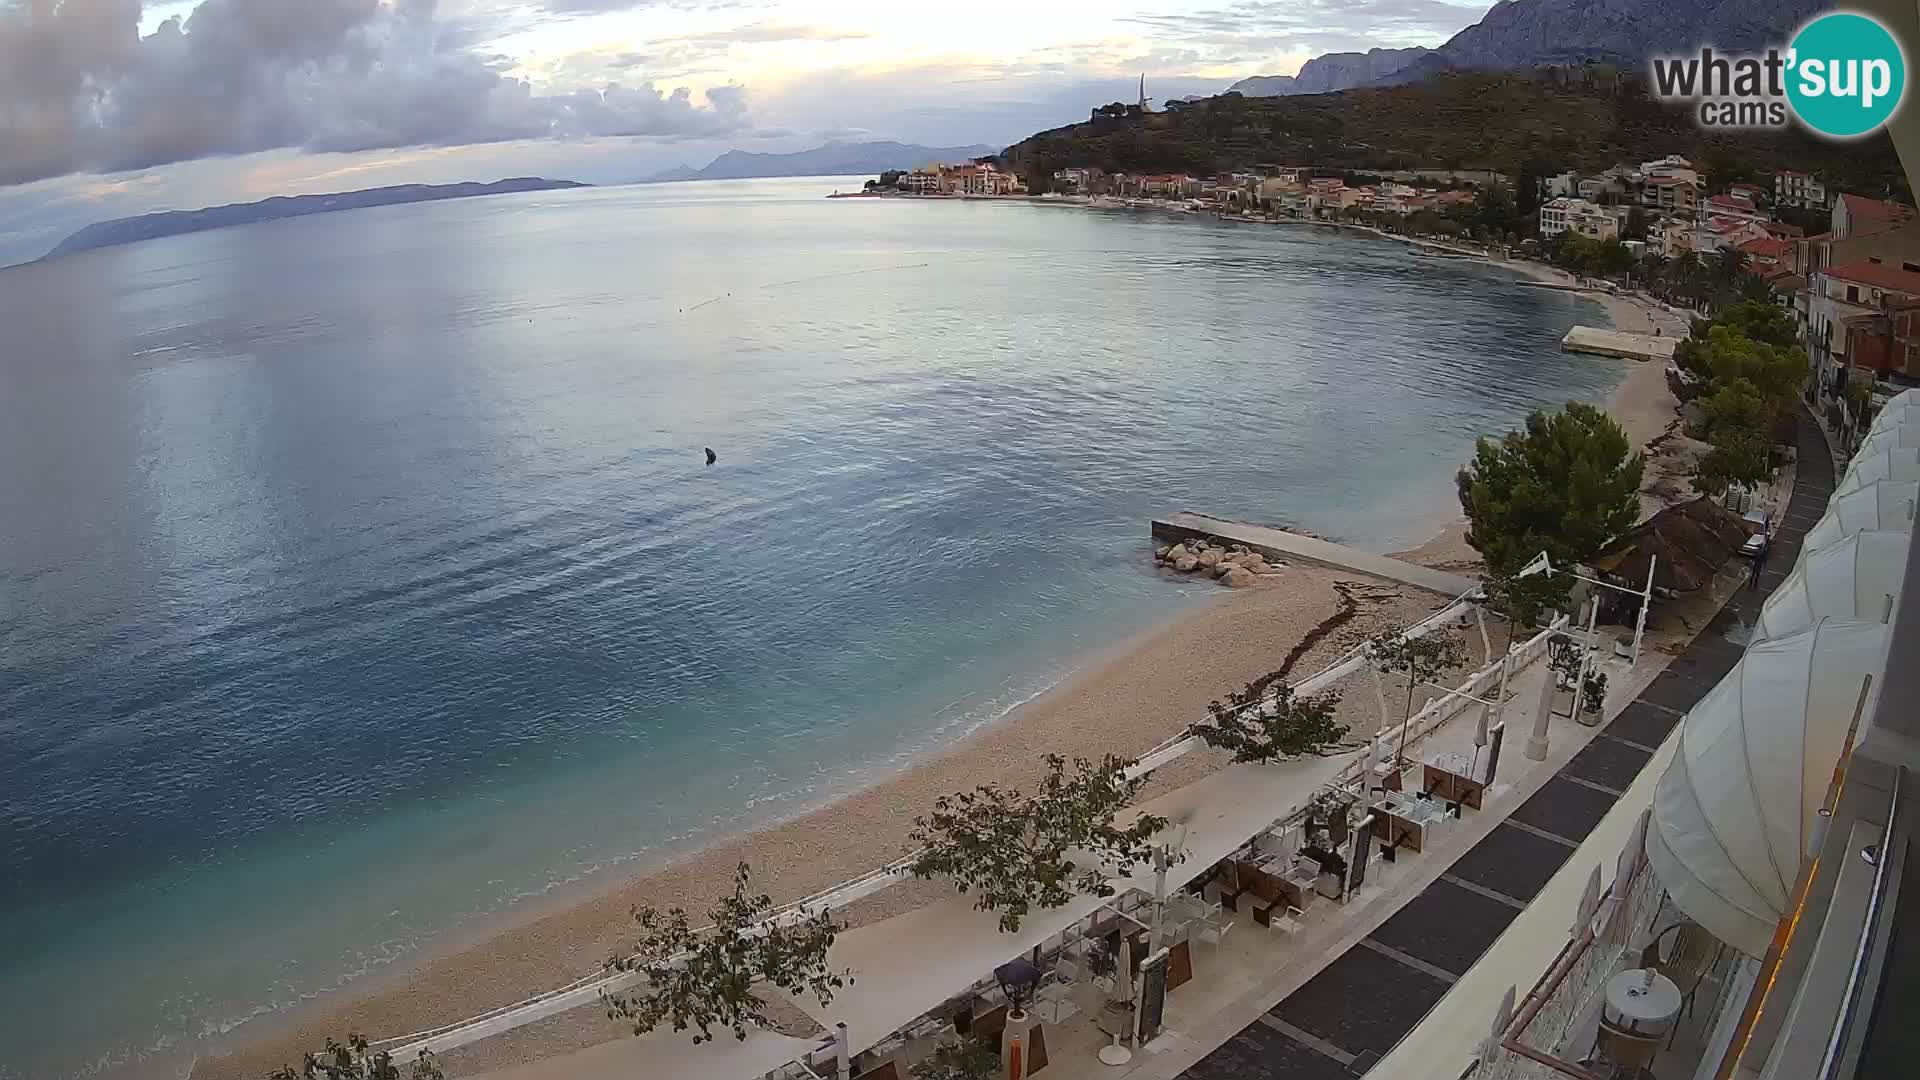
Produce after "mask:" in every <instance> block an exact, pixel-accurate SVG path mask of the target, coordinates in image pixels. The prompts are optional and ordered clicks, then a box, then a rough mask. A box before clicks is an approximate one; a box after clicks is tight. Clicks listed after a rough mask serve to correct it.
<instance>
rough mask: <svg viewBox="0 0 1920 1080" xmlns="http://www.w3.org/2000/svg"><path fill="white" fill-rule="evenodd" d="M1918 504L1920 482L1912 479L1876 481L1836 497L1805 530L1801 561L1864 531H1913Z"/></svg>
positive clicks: (1919, 499)
mask: <svg viewBox="0 0 1920 1080" xmlns="http://www.w3.org/2000/svg"><path fill="white" fill-rule="evenodd" d="M1917 501H1920V483H1916V482H1914V481H1912V480H1879V481H1875V482H1874V483H1871V484H1864V485H1862V486H1860V487H1858V488H1855V489H1854V490H1852V491H1849V492H1847V493H1846V494H1845V495H1836V496H1834V497H1833V501H1831V502H1829V503H1828V504H1827V512H1826V513H1825V514H1823V515H1821V517H1820V520H1819V521H1817V522H1815V523H1814V526H1813V528H1811V529H1808V530H1807V536H1806V539H1805V540H1804V541H1803V542H1802V546H1801V548H1800V558H1801V559H1802V560H1804V559H1805V558H1806V557H1807V553H1808V552H1810V551H1818V550H1819V549H1821V548H1825V547H1831V546H1833V545H1834V544H1837V543H1839V542H1840V541H1842V540H1845V539H1846V538H1847V537H1849V536H1852V535H1853V534H1854V533H1857V532H1860V531H1862V530H1865V529H1894V530H1902V529H1912V528H1913V510H1914V505H1915V503H1916V502H1917Z"/></svg>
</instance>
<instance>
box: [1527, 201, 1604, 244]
mask: <svg viewBox="0 0 1920 1080" xmlns="http://www.w3.org/2000/svg"><path fill="white" fill-rule="evenodd" d="M1568 231H1572V232H1576V233H1579V234H1580V235H1581V236H1585V237H1588V238H1589V239H1593V240H1617V239H1619V237H1620V219H1619V218H1617V217H1615V216H1614V214H1613V211H1612V210H1610V209H1608V208H1607V207H1604V206H1599V205H1596V204H1594V203H1591V202H1588V201H1587V200H1585V199H1570V198H1566V197H1564V196H1563V197H1561V198H1558V199H1548V200H1547V201H1546V202H1545V203H1542V204H1541V206H1540V235H1541V236H1544V237H1553V236H1559V235H1560V234H1561V233H1563V232H1568Z"/></svg>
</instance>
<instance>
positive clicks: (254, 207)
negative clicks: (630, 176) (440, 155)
mask: <svg viewBox="0 0 1920 1080" xmlns="http://www.w3.org/2000/svg"><path fill="white" fill-rule="evenodd" d="M592 186H593V185H591V184H583V183H580V182H579V181H577V180H548V179H546V178H545V177H539V176H514V177H508V178H507V179H504V180H495V181H493V182H491V183H479V182H476V181H465V182H462V183H458V184H390V185H387V186H385V187H377V188H361V189H359V190H357V191H337V192H328V193H325V194H319V195H274V196H271V197H269V198H265V199H256V200H254V201H253V202H245V203H227V204H225V205H222V206H203V207H201V208H200V209H198V210H160V211H157V212H155V213H151V214H135V215H132V216H131V217H120V218H111V219H109V220H107V221H96V222H94V223H93V224H91V225H88V226H86V227H84V228H82V229H79V230H76V231H75V232H72V233H69V234H68V235H67V237H66V239H64V240H62V241H60V242H59V243H58V244H55V245H54V246H53V250H51V251H49V252H47V253H46V254H45V255H42V256H41V258H43V259H51V258H54V257H56V256H60V255H73V254H77V253H79V252H82V251H93V250H95V249H98V248H105V247H118V246H120V245H122V244H137V243H139V242H140V241H142V240H157V239H159V238H161V237H163V236H180V235H183V234H186V233H195V232H207V231H209V230H212V229H224V228H228V227H230V226H234V225H251V224H254V223H256V222H262V221H278V220H281V219H282V218H291V217H306V216H308V215H310V214H327V213H333V212H336V211H340V210H358V209H363V208H365V207H371V206H398V205H402V204H405V203H416V202H439V201H442V200H445V199H470V198H476V197H479V196H482V195H507V194H513V193H516V192H523V191H563V190H569V189H572V188H583V187H592Z"/></svg>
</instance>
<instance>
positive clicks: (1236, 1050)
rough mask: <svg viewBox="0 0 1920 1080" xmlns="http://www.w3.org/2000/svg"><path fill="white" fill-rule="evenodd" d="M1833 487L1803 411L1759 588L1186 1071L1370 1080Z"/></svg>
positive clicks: (1781, 567)
mask: <svg viewBox="0 0 1920 1080" xmlns="http://www.w3.org/2000/svg"><path fill="white" fill-rule="evenodd" d="M1833 484H1834V470H1833V458H1832V456H1831V455H1830V453H1829V452H1828V449H1827V444H1826V440H1825V438H1824V436H1823V435H1822V434H1821V432H1820V430H1819V428H1818V427H1817V426H1816V425H1815V422H1814V421H1813V419H1812V417H1810V416H1808V415H1806V414H1805V413H1804V412H1803V413H1802V414H1801V416H1800V424H1799V463H1798V470H1797V474H1796V476H1795V478H1794V485H1793V494H1792V496H1791V498H1790V500H1789V502H1788V505H1787V508H1786V512H1785V513H1784V514H1783V515H1782V520H1781V522H1780V525H1779V529H1778V531H1777V532H1776V533H1775V535H1774V541H1773V554H1772V555H1771V556H1770V557H1769V559H1768V567H1769V569H1768V570H1767V571H1766V572H1765V573H1764V574H1762V575H1761V578H1760V583H1759V587H1757V588H1751V589H1750V588H1742V589H1740V590H1739V592H1738V593H1736V594H1735V595H1734V596H1733V597H1732V598H1731V599H1729V600H1728V601H1727V603H1726V605H1725V606H1724V607H1723V608H1722V609H1721V610H1720V612H1719V614H1718V615H1717V616H1716V617H1715V618H1714V619H1713V620H1712V622H1711V623H1709V624H1708V626H1707V627H1706V628H1705V629H1704V630H1703V631H1701V633H1699V634H1698V635H1697V636H1696V637H1695V638H1694V639H1693V641H1692V642H1691V643H1690V644H1689V645H1688V646H1687V648H1686V650H1685V651H1684V652H1682V653H1681V654H1680V655H1679V656H1677V657H1675V659H1674V660H1673V662H1672V663H1671V664H1670V665H1668V667H1667V668H1666V670H1665V671H1663V672H1662V673H1661V674H1660V675H1658V676H1657V677H1655V678H1654V679H1653V680H1652V681H1651V682H1650V683H1649V684H1648V685H1647V687H1646V688H1645V690H1643V691H1642V692H1641V693H1640V694H1639V695H1638V697H1637V698H1636V699H1635V700H1634V701H1633V702H1632V703H1630V704H1628V705H1627V706H1626V707H1625V708H1623V709H1621V710H1620V712H1619V713H1617V714H1616V715H1615V716H1614V717H1613V719H1612V720H1611V721H1609V722H1608V723H1607V725H1606V726H1605V727H1604V728H1603V729H1602V731H1601V732H1600V733H1599V735H1598V736H1597V737H1595V738H1594V739H1593V740H1592V741H1591V742H1589V743H1588V744H1587V745H1586V746H1585V747H1584V748H1582V749H1581V750H1580V751H1579V752H1578V753H1577V754H1575V755H1574V756H1573V757H1572V758H1571V759H1570V760H1569V761H1568V762H1567V763H1566V764H1565V765H1564V766H1562V767H1561V769H1560V770H1559V772H1558V773H1557V774H1556V775H1554V776H1553V777H1551V778H1550V779H1548V780H1547V781H1546V783H1545V784H1544V785H1543V786H1542V787H1540V788H1539V790H1537V791H1536V792H1535V793H1534V794H1533V795H1532V796H1531V797H1530V798H1528V799H1527V801H1526V802H1524V803H1522V804H1521V805H1520V806H1519V807H1518V808H1517V809H1515V810H1514V811H1513V814H1512V816H1511V817H1510V818H1508V819H1507V820H1505V821H1503V822H1502V823H1500V824H1499V825H1497V826H1495V827H1494V828H1493V830H1492V831H1491V832H1490V833H1488V835H1487V836H1486V837H1485V838H1484V839H1482V840H1481V841H1480V842H1479V843H1478V844H1477V845H1475V846H1474V847H1473V848H1472V849H1471V850H1469V851H1468V852H1467V853H1466V854H1464V855H1462V856H1460V857H1459V859H1458V860H1457V861H1455V862H1454V864H1453V865H1452V867H1451V868H1449V870H1448V871H1447V872H1446V873H1443V874H1441V875H1440V876H1439V878H1438V879H1437V880H1435V881H1434V882H1433V884H1432V885H1430V886H1429V887H1428V888H1427V889H1426V890H1425V891H1424V892H1422V893H1420V894H1419V895H1418V896H1416V897H1414V898H1413V899H1412V900H1410V901H1409V902H1408V903H1407V904H1406V905H1405V906H1404V907H1402V908H1401V909H1400V910H1399V911H1398V912H1396V913H1395V914H1394V915H1393V916H1392V917H1391V918H1389V919H1387V920H1386V921H1385V922H1384V923H1382V924H1380V926H1378V927H1377V928H1376V929H1374V930H1373V932H1372V933H1370V934H1368V935H1367V936H1366V937H1364V938H1362V939H1361V940H1359V941H1358V942H1357V943H1356V945H1355V947H1353V948H1350V949H1348V950H1347V951H1346V952H1344V953H1343V954H1341V955H1340V956H1339V957H1338V958H1336V959H1335V960H1333V962H1332V963H1330V964H1328V965H1327V966H1326V967H1325V968H1323V969H1322V970H1321V971H1320V972H1319V973H1318V974H1317V975H1315V976H1314V977H1313V978H1311V979H1310V980H1308V981H1307V982H1306V983H1305V984H1303V985H1302V986H1300V988H1299V989H1297V990H1295V991H1293V992H1292V993H1289V994H1287V995H1286V996H1285V997H1283V998H1281V999H1280V1000H1279V1001H1276V1002H1274V1003H1273V1005H1272V1006H1270V1007H1269V1008H1268V1009H1267V1010H1266V1011H1265V1013H1264V1014H1262V1015H1260V1016H1259V1017H1258V1018H1257V1019H1255V1020H1254V1021H1253V1022H1252V1023H1249V1024H1247V1025H1246V1026H1245V1027H1244V1028H1242V1029H1241V1030H1240V1031H1239V1032H1238V1033H1237V1034H1235V1035H1233V1036H1232V1037H1230V1038H1228V1039H1227V1040H1226V1041H1225V1042H1224V1043H1223V1044H1221V1045H1220V1046H1219V1047H1217V1048H1216V1049H1214V1050H1213V1051H1212V1052H1211V1053H1209V1054H1207V1056H1206V1057H1204V1058H1202V1059H1200V1060H1199V1061H1198V1062H1197V1063H1196V1064H1194V1065H1192V1066H1191V1067H1189V1068H1187V1069H1186V1070H1185V1071H1184V1072H1181V1073H1180V1074H1179V1076H1181V1077H1183V1078H1185V1080H1259V1078H1262V1077H1274V1078H1278V1077H1287V1078H1290V1080H1335V1078H1349V1077H1355V1076H1364V1075H1366V1074H1367V1073H1368V1071H1369V1070H1370V1069H1371V1068H1372V1067H1373V1065H1374V1064H1376V1063H1377V1062H1378V1061H1379V1060H1380V1059H1381V1058H1382V1057H1383V1056H1385V1055H1386V1054H1387V1053H1388V1052H1389V1051H1390V1050H1392V1049H1393V1047H1394V1045H1395V1044H1396V1043H1398V1042H1399V1041H1400V1040H1401V1039H1402V1038H1403V1037H1405V1036H1406V1034H1407V1033H1408V1032H1410V1031H1412V1030H1413V1029H1414V1027H1415V1026H1417V1025H1418V1024H1419V1023H1420V1021H1421V1020H1422V1019H1423V1018H1424V1017H1425V1016H1426V1014H1427V1012H1428V1011H1429V1010H1430V1009H1432V1008H1433V1007H1434V1006H1435V1005H1437V1004H1438V1003H1439V1002H1440V1000H1441V998H1443V997H1444V996H1445V995H1446V993H1447V991H1448V990H1449V989H1450V988H1451V986H1452V985H1453V983H1454V982H1456V981H1457V980H1458V979H1459V978H1460V977H1461V976H1462V975H1464V974H1465V973H1466V972H1467V971H1468V969H1470V968H1471V967H1472V966H1473V965H1474V963H1475V962H1477V961H1478V960H1479V959H1480V957H1481V955H1482V954H1484V953H1485V952H1486V950H1487V948H1488V947H1489V946H1491V945H1492V944H1493V942H1494V940H1495V939H1496V938H1498V937H1499V936H1500V934H1501V932H1502V931H1503V930H1505V929H1506V928H1507V925H1508V924H1509V923H1511V922H1512V921H1513V920H1514V919H1515V918H1516V917H1517V916H1518V915H1519V914H1520V912H1521V911H1523V910H1525V908H1526V906H1527V904H1528V903H1529V902H1530V901H1531V900H1532V899H1533V898H1534V897H1535V896H1536V895H1538V894H1539V892H1540V891H1541V890H1542V889H1543V888H1545V887H1546V885H1547V883H1548V881H1549V880H1551V879H1552V878H1553V876H1554V874H1555V872H1556V871H1558V870H1559V869H1560V867H1561V865H1562V864H1563V863H1564V862H1566V860H1567V858H1568V857H1569V856H1570V855H1571V854H1572V853H1573V851H1574V849H1575V848H1577V847H1578V846H1579V844H1580V842H1581V841H1582V840H1584V839H1585V838H1586V837H1587V835H1588V834H1589V833H1591V832H1592V831H1593V830H1594V827H1595V826H1596V825H1598V824H1599V823H1600V820H1601V818H1602V817H1604V816H1605V815H1606V813H1607V811H1608V810H1609V809H1610V808H1611V807H1612V806H1613V804H1614V802H1615V801H1616V800H1617V799H1618V798H1619V797H1620V795H1621V793H1622V792H1624V791H1625V790H1626V789H1627V788H1628V786H1630V785H1631V784H1633V783H1634V781H1635V780H1636V778H1638V776H1639V774H1640V771H1641V769H1642V768H1643V767H1644V766H1645V765H1646V764H1647V763H1648V761H1649V760H1651V759H1652V758H1653V756H1654V754H1655V752H1656V750H1657V749H1658V748H1659V746H1660V745H1661V743H1662V742H1664V741H1665V740H1666V738H1667V736H1668V734H1669V733H1671V732H1672V730H1673V729H1674V728H1675V727H1676V726H1677V725H1678V724H1679V723H1680V720H1681V718H1682V717H1683V716H1684V715H1685V714H1686V711H1687V710H1688V709H1690V708H1692V707H1693V705H1694V704H1695V703H1696V702H1698V701H1699V700H1700V698H1701V697H1702V696H1703V695H1704V694H1705V693H1706V692H1707V691H1708V690H1709V689H1711V688H1712V687H1713V686H1714V684H1715V683H1717V682H1718V681H1719V680H1720V679H1721V678H1722V677H1723V676H1724V675H1725V674H1726V673H1727V672H1728V671H1729V670H1731V669H1732V667H1733V665H1734V664H1735V663H1737V662H1738V661H1739V659H1740V655H1741V651H1742V645H1741V644H1740V642H1743V641H1744V640H1745V636H1746V635H1745V632H1746V628H1747V627H1749V626H1751V625H1752V623H1753V621H1754V619H1755V618H1756V617H1757V616H1758V614H1759V611H1760V605H1761V603H1762V602H1763V601H1764V600H1765V599H1766V597H1767V595H1768V594H1769V593H1771V592H1772V590H1773V589H1774V588H1775V587H1777V586H1778V585H1779V584H1780V582H1781V581H1782V580H1783V579H1784V578H1785V577H1786V574H1787V572H1788V571H1789V570H1790V569H1791V568H1792V566H1793V564H1794V561H1795V560H1796V559H1797V558H1798V557H1799V555H1800V548H1801V544H1802V542H1803V539H1804V537H1805V534H1806V531H1807V529H1808V528H1809V527H1811V526H1812V525H1813V524H1814V522H1815V521H1817V520H1818V519H1819V517H1820V515H1821V513H1823V512H1824V510H1825V507H1826V504H1827V500H1828V497H1829V496H1830V495H1831V493H1832V491H1833ZM1494 1004H1495V1003H1494V1002H1488V1003H1487V1012H1488V1015H1491V1011H1492V1009H1493V1007H1494Z"/></svg>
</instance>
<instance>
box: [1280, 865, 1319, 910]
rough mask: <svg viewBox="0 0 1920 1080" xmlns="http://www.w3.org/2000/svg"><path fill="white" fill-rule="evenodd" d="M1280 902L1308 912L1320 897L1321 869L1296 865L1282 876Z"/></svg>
mask: <svg viewBox="0 0 1920 1080" xmlns="http://www.w3.org/2000/svg"><path fill="white" fill-rule="evenodd" d="M1279 884H1280V896H1279V899H1280V900H1284V901H1285V902H1286V903H1288V904H1289V905H1291V906H1293V907H1297V908H1299V909H1300V910H1301V911H1306V910H1307V909H1308V908H1311V907H1312V906H1313V901H1314V898H1315V897H1317V896H1319V895H1320V888H1319V886H1320V868H1319V867H1318V866H1308V865H1305V864H1302V863H1297V862H1296V863H1295V864H1293V865H1292V866H1290V867H1288V868H1287V870H1286V872H1285V873H1283V874H1281V875H1280V878H1279Z"/></svg>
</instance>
